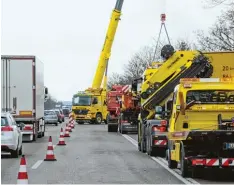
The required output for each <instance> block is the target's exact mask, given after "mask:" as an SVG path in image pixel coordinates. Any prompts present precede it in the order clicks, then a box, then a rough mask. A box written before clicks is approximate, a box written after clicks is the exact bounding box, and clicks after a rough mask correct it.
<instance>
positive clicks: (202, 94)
mask: <svg viewBox="0 0 234 185" xmlns="http://www.w3.org/2000/svg"><path fill="white" fill-rule="evenodd" d="M192 102H193V103H199V104H226V103H229V104H234V91H228V90H194V91H188V92H187V96H186V104H189V103H192Z"/></svg>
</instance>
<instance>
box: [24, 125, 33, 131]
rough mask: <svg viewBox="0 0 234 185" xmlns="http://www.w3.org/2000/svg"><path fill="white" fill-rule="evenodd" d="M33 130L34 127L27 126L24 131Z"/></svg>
mask: <svg viewBox="0 0 234 185" xmlns="http://www.w3.org/2000/svg"><path fill="white" fill-rule="evenodd" d="M32 129H33V128H32V126H27V125H26V126H25V127H24V130H32Z"/></svg>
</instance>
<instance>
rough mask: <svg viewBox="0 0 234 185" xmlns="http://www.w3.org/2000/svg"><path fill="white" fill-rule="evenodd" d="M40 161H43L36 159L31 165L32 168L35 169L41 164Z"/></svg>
mask: <svg viewBox="0 0 234 185" xmlns="http://www.w3.org/2000/svg"><path fill="white" fill-rule="evenodd" d="M42 162H43V160H39V161H37V162H36V163H35V164H34V165H33V166H32V169H33V170H35V169H37V168H38V167H39V166H40V165H41V163H42Z"/></svg>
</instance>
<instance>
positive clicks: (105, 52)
mask: <svg viewBox="0 0 234 185" xmlns="http://www.w3.org/2000/svg"><path fill="white" fill-rule="evenodd" d="M123 2H124V0H117V2H116V5H115V8H114V10H113V12H112V15H111V20H110V23H109V27H108V30H107V33H106V38H105V42H104V45H103V48H102V52H101V55H100V57H99V61H98V66H97V69H96V73H95V76H94V78H93V84H92V88H100V87H101V84H102V81H103V76H104V73H105V79H104V81H106V78H107V66H108V61H109V58H110V55H111V47H112V44H113V41H114V37H115V33H116V30H117V27H118V23H119V20H120V16H121V10H122V5H123ZM105 83H106V82H104V84H105ZM104 88H105V87H104Z"/></svg>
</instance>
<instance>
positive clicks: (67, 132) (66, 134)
mask: <svg viewBox="0 0 234 185" xmlns="http://www.w3.org/2000/svg"><path fill="white" fill-rule="evenodd" d="M64 137H70V133H69V128H68V124H66V128H65V134H64Z"/></svg>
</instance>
